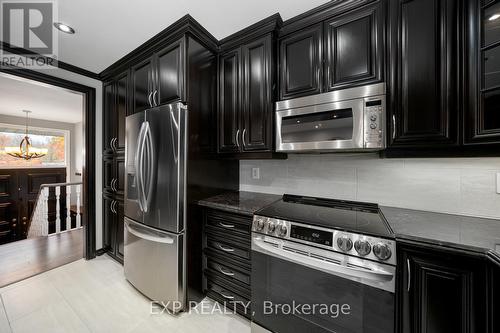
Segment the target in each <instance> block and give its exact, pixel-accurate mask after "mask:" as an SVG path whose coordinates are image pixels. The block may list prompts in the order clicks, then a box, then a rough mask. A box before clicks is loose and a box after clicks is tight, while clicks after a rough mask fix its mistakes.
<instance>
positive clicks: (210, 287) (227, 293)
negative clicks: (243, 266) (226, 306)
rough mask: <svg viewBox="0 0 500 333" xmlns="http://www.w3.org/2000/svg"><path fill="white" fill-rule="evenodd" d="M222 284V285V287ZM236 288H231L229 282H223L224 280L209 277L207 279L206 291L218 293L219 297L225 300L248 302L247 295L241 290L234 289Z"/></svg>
mask: <svg viewBox="0 0 500 333" xmlns="http://www.w3.org/2000/svg"><path fill="white" fill-rule="evenodd" d="M222 285H224V287H222ZM236 290H237V289H236V288H232V287H231V284H229V283H224V281H220V280H215V279H211V278H210V277H209V278H208V280H207V292H214V293H216V294H217V295H219V298H220V299H222V300H224V301H226V302H231V301H234V302H248V300H249V297H248V296H250V295H249V293H248V295H243V294H244V293H242V292H241V291H236Z"/></svg>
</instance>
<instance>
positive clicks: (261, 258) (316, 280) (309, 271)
mask: <svg viewBox="0 0 500 333" xmlns="http://www.w3.org/2000/svg"><path fill="white" fill-rule="evenodd" d="M275 240H276V239H275ZM291 243H294V242H288V241H282V240H277V241H272V239H271V238H269V237H268V236H261V235H257V234H254V235H253V237H252V313H253V317H252V320H253V322H254V325H253V327H258V326H260V327H262V328H265V329H267V330H269V331H272V332H275V333H294V332H296V333H299V332H300V333H303V332H307V333H316V332H317V333H320V332H321V333H323V332H336V333H363V332H364V333H392V332H394V299H395V298H394V276H395V267H394V266H390V265H383V266H381V267H380V269H377V268H376V265H378V264H377V263H374V262H372V263H371V267H372V268H368V267H367V268H364V267H363V265H362V264H361V263H362V262H368V261H367V260H362V259H357V258H354V260H358V261H357V262H358V263H359V265H358V264H356V265H349V264H347V265H346V261H351V262H353V263H356V261H352V258H353V257H349V256H346V255H343V254H340V253H336V252H331V251H324V250H319V249H317V248H312V247H309V246H303V245H301V244H298V243H294V244H298V247H297V246H294V249H292V248H291V247H290V246H289V245H290V244H291ZM307 248H312V249H314V250H313V252H308V249H307ZM287 249H288V250H287ZM326 252H329V253H330V254H332V255H333V257H332V256H331V255H328V254H325V253H326ZM323 255H324V257H323ZM327 256H328V257H327ZM374 265H375V266H374ZM336 267H337V268H338V269H336ZM312 309H314V310H312ZM342 309H344V310H342ZM255 324H256V325H255ZM252 332H253V331H252Z"/></svg>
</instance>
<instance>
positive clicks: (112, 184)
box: [111, 178, 116, 192]
mask: <svg viewBox="0 0 500 333" xmlns="http://www.w3.org/2000/svg"><path fill="white" fill-rule="evenodd" d="M115 183H116V179H115V178H113V179H111V189H112V190H113V191H114V192H116V187H115Z"/></svg>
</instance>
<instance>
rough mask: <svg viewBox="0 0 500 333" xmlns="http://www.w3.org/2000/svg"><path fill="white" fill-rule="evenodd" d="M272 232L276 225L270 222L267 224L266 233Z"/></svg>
mask: <svg viewBox="0 0 500 333" xmlns="http://www.w3.org/2000/svg"><path fill="white" fill-rule="evenodd" d="M274 230H276V223H274V222H272V221H270V222H269V224H268V225H267V232H269V233H273V232H274Z"/></svg>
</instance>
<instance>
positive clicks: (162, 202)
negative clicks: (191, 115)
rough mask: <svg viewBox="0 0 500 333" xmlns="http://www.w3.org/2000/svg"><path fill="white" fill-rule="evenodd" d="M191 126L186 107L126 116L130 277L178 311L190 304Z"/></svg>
mask: <svg viewBox="0 0 500 333" xmlns="http://www.w3.org/2000/svg"><path fill="white" fill-rule="evenodd" d="M187 126H188V110H187V107H186V106H184V105H183V104H182V103H174V104H169V105H164V106H160V107H156V108H152V109H148V110H145V111H143V112H140V113H136V114H133V115H130V116H128V117H127V118H126V141H125V147H126V148H125V161H126V166H125V168H126V169H125V171H126V173H125V174H126V177H125V202H124V205H125V228H124V229H125V231H124V232H125V235H124V236H125V249H124V270H125V277H126V278H127V279H128V281H129V282H130V283H131V284H132V285H134V287H135V288H136V289H138V290H139V291H140V292H142V293H143V294H144V295H146V296H147V297H149V298H150V299H151V300H153V301H158V302H169V301H171V302H170V303H169V307H170V310H173V311H175V310H181V309H182V308H184V306H185V303H186V301H187V300H186V287H187V286H186V165H187V133H188V127H187Z"/></svg>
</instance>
